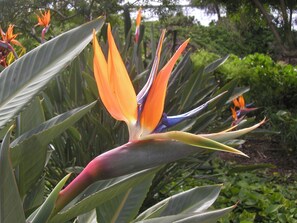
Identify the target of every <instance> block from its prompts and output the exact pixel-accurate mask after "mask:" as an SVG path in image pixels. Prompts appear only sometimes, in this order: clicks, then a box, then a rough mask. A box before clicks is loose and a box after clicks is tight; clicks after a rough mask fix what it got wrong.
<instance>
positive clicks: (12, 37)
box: [0, 24, 23, 47]
mask: <svg viewBox="0 0 297 223" xmlns="http://www.w3.org/2000/svg"><path fill="white" fill-rule="evenodd" d="M13 28H14V25H11V24H10V25H9V26H8V28H7V31H6V33H5V32H4V31H3V30H2V29H0V31H1V38H2V41H3V42H6V43H9V44H10V43H12V44H14V45H17V46H20V47H23V46H22V44H21V43H20V42H19V41H17V40H16V37H17V36H18V35H19V33H17V34H14V33H13Z"/></svg>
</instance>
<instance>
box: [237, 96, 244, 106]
mask: <svg viewBox="0 0 297 223" xmlns="http://www.w3.org/2000/svg"><path fill="white" fill-rule="evenodd" d="M238 102H239V105H240V108H245V101H244V98H243V96H242V95H241V96H239V98H238Z"/></svg>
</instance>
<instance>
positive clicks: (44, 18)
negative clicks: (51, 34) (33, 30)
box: [35, 10, 51, 43]
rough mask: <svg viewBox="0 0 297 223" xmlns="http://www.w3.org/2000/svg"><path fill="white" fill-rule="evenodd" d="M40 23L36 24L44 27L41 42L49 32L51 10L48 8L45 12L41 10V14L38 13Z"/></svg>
mask: <svg viewBox="0 0 297 223" xmlns="http://www.w3.org/2000/svg"><path fill="white" fill-rule="evenodd" d="M37 20H38V23H37V24H36V25H35V26H41V27H44V28H43V29H42V32H41V43H44V42H45V34H46V33H47V31H48V29H49V27H50V21H51V11H50V10H47V11H44V13H42V12H40V15H37Z"/></svg>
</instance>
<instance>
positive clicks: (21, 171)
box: [16, 97, 46, 208]
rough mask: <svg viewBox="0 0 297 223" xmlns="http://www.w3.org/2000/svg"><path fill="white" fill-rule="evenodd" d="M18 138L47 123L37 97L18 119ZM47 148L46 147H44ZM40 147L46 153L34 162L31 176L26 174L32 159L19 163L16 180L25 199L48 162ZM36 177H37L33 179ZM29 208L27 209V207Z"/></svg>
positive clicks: (39, 149) (39, 148) (25, 159)
mask: <svg viewBox="0 0 297 223" xmlns="http://www.w3.org/2000/svg"><path fill="white" fill-rule="evenodd" d="M17 120H18V121H17V136H20V135H21V134H23V133H25V132H27V131H29V130H31V129H33V128H35V127H37V126H38V125H40V124H41V123H42V122H44V121H45V118H44V112H43V108H42V106H41V102H40V100H39V98H38V97H35V98H34V99H33V100H32V101H31V103H30V104H29V106H27V107H26V109H25V110H23V111H22V112H21V113H20V115H19V116H18V118H17ZM34 145H35V144H34V143H32V145H31V148H32V147H34V148H35V146H34ZM43 147H45V145H44V146H43ZM43 147H38V149H37V150H38V151H44V152H43V156H42V157H41V156H40V159H35V160H34V163H35V165H34V170H33V169H32V172H31V171H29V172H30V174H29V176H27V175H26V174H25V173H26V172H27V171H28V168H27V166H28V164H29V165H30V166H31V164H32V161H31V159H30V157H31V156H30V157H29V156H28V155H27V156H25V157H24V159H22V160H21V162H19V166H18V169H17V171H16V179H17V182H18V188H19V192H20V196H21V198H22V199H23V197H24V195H25V193H26V191H28V190H30V189H32V188H31V187H32V186H33V185H34V184H36V182H37V180H38V178H39V176H40V175H41V174H42V173H43V167H44V163H45V160H46V148H43ZM33 176H35V177H33ZM26 208H27V207H26Z"/></svg>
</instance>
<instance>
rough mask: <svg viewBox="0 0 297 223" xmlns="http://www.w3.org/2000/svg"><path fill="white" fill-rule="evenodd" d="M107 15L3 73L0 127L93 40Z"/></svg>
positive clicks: (62, 37)
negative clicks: (93, 31)
mask: <svg viewBox="0 0 297 223" xmlns="http://www.w3.org/2000/svg"><path fill="white" fill-rule="evenodd" d="M103 22H104V18H103V17H101V18H98V19H96V20H94V21H91V22H89V23H86V24H84V25H82V26H79V27H77V28H75V29H72V30H70V31H68V32H66V33H63V34H61V35H59V36H57V37H56V38H53V39H52V40H50V41H48V42H46V43H45V44H42V45H40V46H39V47H37V48H35V49H34V50H32V51H30V52H29V53H27V54H26V55H24V56H23V57H21V58H20V59H18V60H17V61H15V62H14V63H13V64H11V65H10V66H8V67H7V68H6V69H4V70H3V71H2V72H1V74H0V128H3V126H4V125H5V124H7V123H8V122H9V121H10V120H11V119H12V118H13V117H15V116H16V115H17V114H18V113H19V111H20V110H21V109H22V108H23V107H24V106H25V105H26V104H28V103H29V102H30V101H31V100H32V99H33V97H34V96H35V95H36V94H38V93H39V92H40V90H42V89H43V88H44V87H45V86H46V84H47V83H48V82H49V81H50V80H51V79H52V78H53V77H55V76H56V75H57V74H58V73H59V72H60V71H61V70H62V69H63V68H65V67H66V66H67V65H68V64H69V63H70V62H71V61H72V60H73V59H74V58H75V57H76V56H77V55H78V54H79V53H80V52H81V51H82V50H83V49H84V48H85V47H86V45H87V44H88V43H89V42H90V40H91V39H92V30H93V29H95V30H97V31H98V30H99V29H100V28H101V27H102V25H103Z"/></svg>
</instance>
